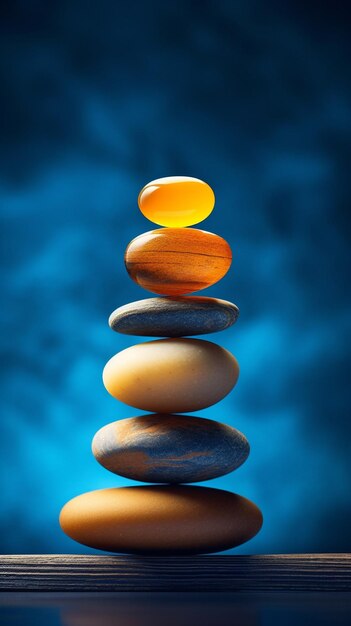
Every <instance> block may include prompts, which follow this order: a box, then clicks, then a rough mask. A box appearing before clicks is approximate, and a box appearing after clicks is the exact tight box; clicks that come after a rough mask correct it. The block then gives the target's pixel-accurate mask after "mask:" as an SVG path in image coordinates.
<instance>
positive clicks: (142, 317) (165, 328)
mask: <svg viewBox="0 0 351 626" xmlns="http://www.w3.org/2000/svg"><path fill="white" fill-rule="evenodd" d="M238 316H239V309H238V307H237V306H236V305H235V304H232V303H231V302H228V301H227V300H221V299H219V298H206V297H204V296H166V297H162V298H161V297H160V298H147V299H145V300H138V301H137V302H130V303H129V304H125V305H124V306H121V307H119V308H118V309H116V310H115V311H113V313H111V315H110V318H109V325H110V327H111V328H112V330H115V331H116V332H118V333H123V334H125V335H140V336H145V337H184V336H189V335H204V334H206V333H215V332H217V331H219V330H225V329H226V328H229V326H232V324H234V323H235V322H236V320H237V319H238Z"/></svg>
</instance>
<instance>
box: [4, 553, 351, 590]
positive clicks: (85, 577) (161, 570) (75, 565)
mask: <svg viewBox="0 0 351 626" xmlns="http://www.w3.org/2000/svg"><path fill="white" fill-rule="evenodd" d="M0 591H250V592H252V591H253V592H276V591H280V592H281V591H285V592H286V591H288V592H290V591H292V592H296V591H304V592H310V591H351V555H350V554H290V555H258V556H254V555H252V556H233V555H220V556H198V557H192V556H191V557H167V556H165V557H134V556H109V555H108V556H105V555H103V556H100V555H98V556H95V555H84V556H83V555H74V554H46V555H8V556H6V555H5V556H0Z"/></svg>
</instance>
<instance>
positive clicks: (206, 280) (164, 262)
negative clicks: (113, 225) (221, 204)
mask: <svg viewBox="0 0 351 626" xmlns="http://www.w3.org/2000/svg"><path fill="white" fill-rule="evenodd" d="M124 260H125V265H126V268H127V271H128V274H129V275H130V277H131V278H132V279H133V280H134V281H135V282H136V283H137V284H138V285H140V287H143V288H144V289H147V290H148V291H152V292H153V293H158V294H161V295H166V296H179V295H182V294H186V293H191V292H193V291H199V290H200V289H205V288H206V287H210V286H211V285H213V284H214V283H216V282H218V281H219V280H220V279H221V278H223V276H224V275H225V274H226V273H227V271H228V270H229V268H230V265H231V262H232V252H231V249H230V246H229V244H228V243H227V242H226V241H225V239H223V238H222V237H220V236H219V235H215V234H213V233H208V232H206V231H204V230H198V229H196V228H158V229H156V230H151V231H149V232H147V233H143V234H142V235H139V236H138V237H135V239H133V240H132V241H131V242H130V244H129V245H128V246H127V249H126V252H125V256H124Z"/></svg>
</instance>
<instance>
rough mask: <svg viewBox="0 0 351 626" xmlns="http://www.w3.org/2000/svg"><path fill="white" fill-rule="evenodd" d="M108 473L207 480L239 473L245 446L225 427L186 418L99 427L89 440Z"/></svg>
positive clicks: (147, 418) (158, 418)
mask: <svg viewBox="0 0 351 626" xmlns="http://www.w3.org/2000/svg"><path fill="white" fill-rule="evenodd" d="M92 450H93V454H94V456H95V458H96V459H97V461H99V463H101V465H103V466H104V467H105V468H106V469H107V470H109V471H110V472H113V473H115V474H119V475H120V476H125V477H126V478H131V479H132V480H140V481H141V482H151V483H191V482H199V481H203V480H210V479H211V478H217V477H218V476H223V475H224V474H228V473H229V472H232V471H233V470H235V469H237V468H238V467H239V466H240V465H241V464H242V463H244V461H245V460H246V459H247V457H248V455H249V451H250V447H249V443H248V441H247V439H246V437H244V435H243V434H242V433H241V432H240V431H238V430H236V429H235V428H233V427H232V426H227V425H226V424H221V423H220V422H216V421H213V420H209V419H204V418H201V417H193V416H189V415H162V414H159V413H152V414H151V415H142V416H140V417H131V418H128V419H123V420H119V421H118V422H113V423H111V424H107V425H106V426H103V427H102V428H101V429H100V430H99V431H98V432H97V433H96V435H95V437H94V439H93V442H92Z"/></svg>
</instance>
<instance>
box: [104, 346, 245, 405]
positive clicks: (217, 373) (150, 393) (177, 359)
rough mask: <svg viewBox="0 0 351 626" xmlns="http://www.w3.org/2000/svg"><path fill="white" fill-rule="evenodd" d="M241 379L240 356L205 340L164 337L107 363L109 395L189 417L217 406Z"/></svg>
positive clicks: (106, 384) (134, 347) (105, 378)
mask: <svg viewBox="0 0 351 626" xmlns="http://www.w3.org/2000/svg"><path fill="white" fill-rule="evenodd" d="M238 375H239V366H238V363H237V361H236V359H235V357H234V356H233V355H232V354H231V353H230V352H229V351H228V350H225V349H224V348H222V347H221V346H218V345H217V344H215V343H212V342H210V341H205V340H203V339H184V338H177V339H158V340H156V341H148V342H145V343H141V344H137V345H134V346H131V347H130V348H126V349H125V350H122V351H121V352H118V353H117V354H115V356H113V357H112V358H111V359H110V360H109V361H108V362H107V363H106V365H105V368H104V371H103V382H104V385H105V387H106V389H107V391H108V392H109V393H110V394H111V395H112V396H114V397H115V398H117V399H118V400H120V401H121V402H124V403H125V404H128V405H129V406H133V407H135V408H137V409H141V410H142V411H150V412H154V413H188V412H192V411H198V410H200V409H204V408H206V407H208V406H211V405H212V404H216V402H219V401H220V400H222V398H224V397H225V396H226V395H227V394H228V393H229V392H230V391H231V389H233V387H234V385H235V383H236V381H237V379H238Z"/></svg>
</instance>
